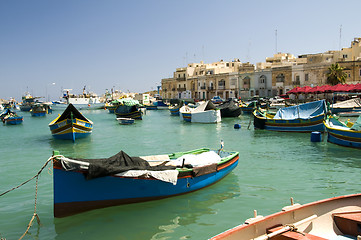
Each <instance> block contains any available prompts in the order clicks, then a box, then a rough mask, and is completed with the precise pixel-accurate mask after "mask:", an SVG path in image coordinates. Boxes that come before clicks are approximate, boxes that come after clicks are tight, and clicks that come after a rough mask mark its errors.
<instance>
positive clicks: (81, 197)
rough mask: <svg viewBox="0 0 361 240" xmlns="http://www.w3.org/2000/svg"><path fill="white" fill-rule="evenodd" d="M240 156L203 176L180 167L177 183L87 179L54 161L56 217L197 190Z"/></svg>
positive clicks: (219, 176) (217, 177) (234, 155)
mask: <svg viewBox="0 0 361 240" xmlns="http://www.w3.org/2000/svg"><path fill="white" fill-rule="evenodd" d="M238 158H239V157H238V152H234V153H232V154H231V155H230V156H229V157H228V158H227V160H226V161H221V162H220V163H218V165H217V166H216V170H215V171H213V172H210V173H208V174H203V175H200V176H195V175H194V172H193V171H192V169H190V170H187V171H186V170H184V171H182V170H179V171H180V172H179V175H178V179H177V183H176V184H175V185H173V184H172V183H169V182H164V181H160V180H156V179H154V178H142V177H120V176H116V175H111V176H106V177H100V178H95V179H92V180H86V179H85V177H84V175H83V173H82V172H79V171H78V172H76V171H65V170H64V169H62V168H61V167H59V164H56V163H55V162H53V163H54V164H53V166H54V171H53V176H54V216H55V217H65V216H69V215H73V214H77V213H80V212H84V211H88V210H92V209H97V208H104V207H109V206H115V205H120V204H128V203H137V202H144V201H150V200H156V199H162V198H167V197H171V196H175V195H180V194H185V193H189V192H192V191H196V190H199V189H201V188H204V187H207V186H209V185H211V184H213V183H215V182H217V181H219V180H220V179H222V178H223V177H225V176H226V175H227V174H229V173H230V172H231V171H232V170H233V169H234V168H235V167H236V166H237V164H238ZM55 161H56V160H55ZM60 166H61V165H60Z"/></svg>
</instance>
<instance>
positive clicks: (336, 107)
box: [330, 98, 361, 114]
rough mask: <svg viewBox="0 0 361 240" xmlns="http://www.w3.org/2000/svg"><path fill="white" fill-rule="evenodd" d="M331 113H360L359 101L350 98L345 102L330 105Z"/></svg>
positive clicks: (360, 102) (360, 104)
mask: <svg viewBox="0 0 361 240" xmlns="http://www.w3.org/2000/svg"><path fill="white" fill-rule="evenodd" d="M330 108H331V112H332V113H334V114H337V113H340V114H341V113H345V112H348V113H350V112H360V111H361V99H360V98H352V99H349V100H346V101H342V102H338V103H335V104H331V106H330Z"/></svg>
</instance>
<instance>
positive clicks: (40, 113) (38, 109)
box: [30, 104, 52, 117]
mask: <svg viewBox="0 0 361 240" xmlns="http://www.w3.org/2000/svg"><path fill="white" fill-rule="evenodd" d="M51 111H52V110H51V108H50V106H49V105H47V104H34V106H32V108H31V109H30V113H31V116H33V117H44V116H45V115H46V114H48V113H51Z"/></svg>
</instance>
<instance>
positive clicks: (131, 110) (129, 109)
mask: <svg viewBox="0 0 361 240" xmlns="http://www.w3.org/2000/svg"><path fill="white" fill-rule="evenodd" d="M116 101H118V105H117V108H116V109H115V110H114V113H115V115H116V116H117V118H133V119H142V112H141V110H140V109H139V107H140V106H141V104H140V103H139V101H138V100H134V99H132V98H122V99H117V100H116Z"/></svg>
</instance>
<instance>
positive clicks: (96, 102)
mask: <svg viewBox="0 0 361 240" xmlns="http://www.w3.org/2000/svg"><path fill="white" fill-rule="evenodd" d="M71 90H72V89H64V90H63V98H64V99H65V101H64V102H59V101H57V102H53V105H52V109H53V110H61V111H63V110H65V109H66V108H67V107H68V105H69V104H73V105H74V106H75V107H76V108H77V109H79V110H84V109H87V110H94V109H104V106H105V103H104V102H102V101H101V99H100V97H99V96H98V95H96V94H95V93H92V92H88V93H86V91H85V87H84V89H83V93H82V94H78V95H75V94H71V93H70V91H71Z"/></svg>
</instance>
